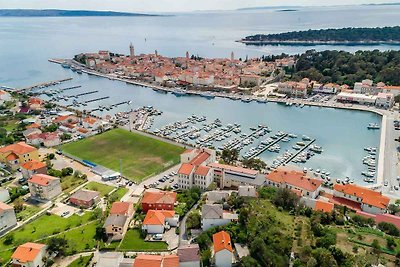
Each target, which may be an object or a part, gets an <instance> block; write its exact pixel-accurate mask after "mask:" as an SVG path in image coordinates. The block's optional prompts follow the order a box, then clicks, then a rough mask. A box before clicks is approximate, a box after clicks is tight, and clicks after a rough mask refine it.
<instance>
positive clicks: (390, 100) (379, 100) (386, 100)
mask: <svg viewBox="0 0 400 267" xmlns="http://www.w3.org/2000/svg"><path fill="white" fill-rule="evenodd" d="M375 105H376V106H377V107H382V108H391V107H393V105H394V95H393V94H391V93H378V95H377V96H376V102H375Z"/></svg>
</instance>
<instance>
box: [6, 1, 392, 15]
mask: <svg viewBox="0 0 400 267" xmlns="http://www.w3.org/2000/svg"><path fill="white" fill-rule="evenodd" d="M385 2H396V1H395V0H392V1H389V0H375V1H373V0H372V1H371V0H350V1H349V0H324V1H323V2H322V3H321V1H320V0H247V1H245V0H11V1H10V0H0V8H32V9H48V8H58V9H88V10H114V11H128V12H184V11H193V10H231V9H237V8H242V7H255V6H285V5H305V6H315V5H351V4H354V5H356V4H366V3H385Z"/></svg>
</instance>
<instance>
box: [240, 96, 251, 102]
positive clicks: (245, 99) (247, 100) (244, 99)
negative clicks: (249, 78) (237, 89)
mask: <svg viewBox="0 0 400 267" xmlns="http://www.w3.org/2000/svg"><path fill="white" fill-rule="evenodd" d="M242 102H244V103H250V102H251V98H249V97H246V98H243V99H242Z"/></svg>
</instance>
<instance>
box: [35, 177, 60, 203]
mask: <svg viewBox="0 0 400 267" xmlns="http://www.w3.org/2000/svg"><path fill="white" fill-rule="evenodd" d="M28 186H29V191H30V193H31V197H32V198H34V199H37V200H50V199H52V198H54V197H56V196H58V195H59V194H61V192H62V190H61V182H60V178H57V177H53V176H50V175H46V174H34V175H32V177H31V178H30V179H29V180H28Z"/></svg>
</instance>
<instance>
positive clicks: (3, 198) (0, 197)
mask: <svg viewBox="0 0 400 267" xmlns="http://www.w3.org/2000/svg"><path fill="white" fill-rule="evenodd" d="M8 201H10V192H8V190H7V189H6V188H3V187H2V188H0V202H3V203H7V202H8Z"/></svg>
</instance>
